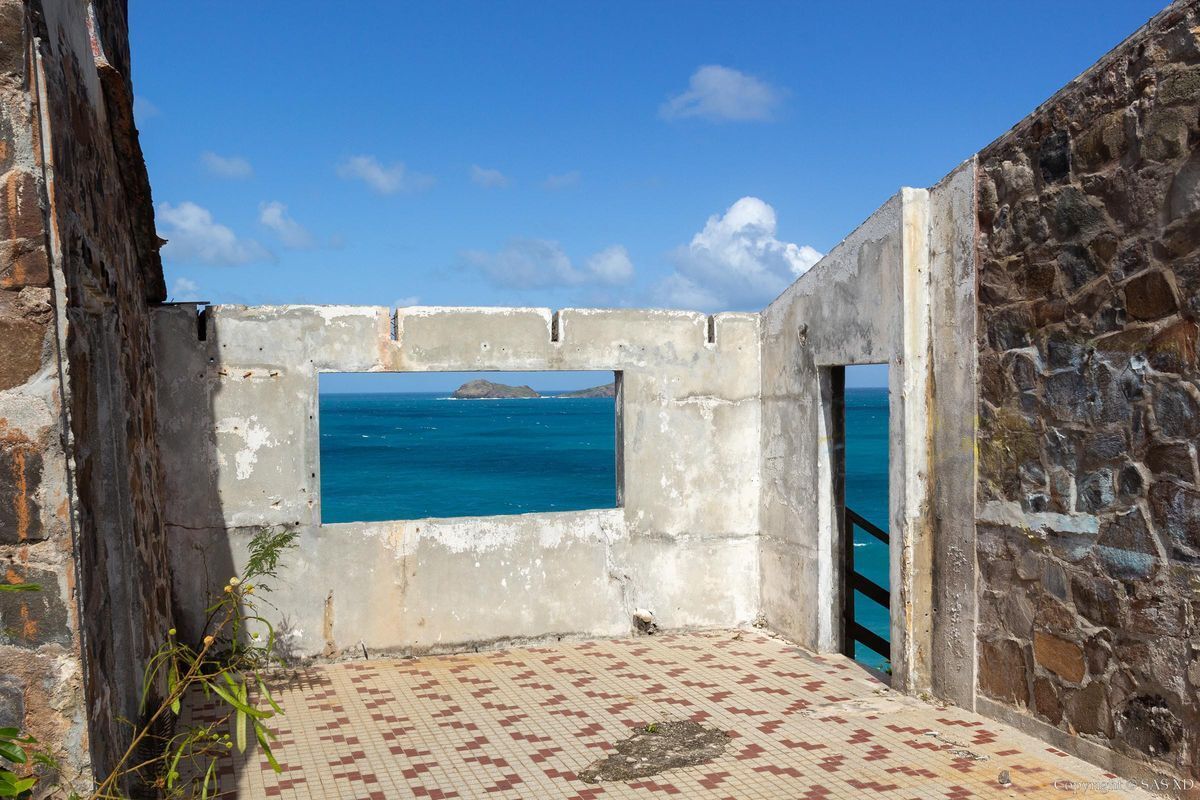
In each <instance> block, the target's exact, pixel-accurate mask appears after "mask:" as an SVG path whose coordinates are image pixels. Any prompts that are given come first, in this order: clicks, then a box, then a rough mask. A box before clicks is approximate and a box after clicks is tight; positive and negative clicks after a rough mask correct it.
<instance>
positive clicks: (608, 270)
mask: <svg viewBox="0 0 1200 800" xmlns="http://www.w3.org/2000/svg"><path fill="white" fill-rule="evenodd" d="M463 259H464V260H465V261H466V263H467V265H468V266H470V267H472V268H473V269H476V270H478V271H479V272H480V274H482V275H483V276H484V277H485V278H487V279H488V281H489V282H490V283H492V284H493V285H494V286H499V287H502V288H507V289H548V288H555V287H563V286H583V285H586V284H590V285H601V286H619V285H622V284H626V283H628V282H629V281H631V280H632V279H633V262H632V261H631V260H630V258H629V252H628V251H627V250H626V249H625V248H624V247H622V246H621V245H612V246H611V247H606V248H605V249H603V250H601V251H600V252H598V253H596V254H595V255H593V256H591V257H590V258H588V259H586V260H585V261H584V263H583V264H582V265H579V266H577V265H576V264H574V263H573V262H572V261H571V258H570V257H569V256H568V255H567V254H566V252H565V251H564V250H563V249H562V246H561V245H559V243H558V242H552V241H549V240H547V239H512V240H511V241H509V243H508V244H506V245H505V246H504V248H503V249H502V250H500V251H498V252H495V253H489V252H485V251H482V250H469V251H467V252H465V253H463Z"/></svg>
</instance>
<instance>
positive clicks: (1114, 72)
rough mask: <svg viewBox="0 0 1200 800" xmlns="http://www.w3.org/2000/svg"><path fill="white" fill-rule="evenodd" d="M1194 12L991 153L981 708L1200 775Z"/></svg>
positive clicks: (1075, 746)
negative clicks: (982, 697)
mask: <svg viewBox="0 0 1200 800" xmlns="http://www.w3.org/2000/svg"><path fill="white" fill-rule="evenodd" d="M1198 116H1200V9H1198V4H1197V3H1196V2H1187V3H1176V4H1173V5H1172V6H1171V7H1170V8H1168V9H1167V10H1166V11H1164V12H1163V13H1162V14H1160V15H1159V16H1158V17H1156V18H1155V19H1154V20H1153V21H1152V22H1151V23H1150V24H1149V25H1148V26H1147V27H1146V28H1143V29H1142V30H1141V31H1139V32H1138V33H1137V34H1135V35H1134V36H1133V37H1131V38H1130V39H1129V40H1128V41H1126V42H1125V43H1124V44H1123V45H1122V46H1121V47H1119V48H1118V49H1117V50H1115V51H1114V52H1112V53H1110V54H1109V55H1108V56H1106V57H1105V58H1104V59H1103V60H1102V61H1101V62H1100V63H1099V64H1097V65H1096V66H1095V67H1093V68H1091V69H1090V70H1088V71H1087V72H1086V73H1085V74H1084V75H1083V76H1081V77H1080V78H1078V79H1077V80H1076V81H1074V82H1073V83H1071V84H1070V85H1069V86H1067V87H1066V88H1065V89H1063V90H1062V91H1061V92H1059V93H1058V94H1057V95H1055V96H1054V97H1053V98H1051V100H1049V101H1048V102H1047V103H1046V104H1044V105H1043V106H1042V107H1041V108H1039V109H1038V110H1037V111H1036V112H1035V113H1034V114H1033V115H1031V116H1030V117H1029V118H1027V119H1026V120H1024V121H1022V122H1021V123H1020V124H1019V125H1018V126H1017V127H1016V128H1014V129H1013V130H1012V131H1011V132H1010V133H1009V134H1007V135H1006V136H1004V137H1002V138H1001V139H999V140H998V141H996V142H995V143H994V144H992V145H990V146H989V147H987V148H986V149H985V150H984V151H982V152H981V153H980V155H979V166H980V175H979V187H978V195H979V197H978V207H977V214H978V224H979V231H980V236H979V247H978V258H979V282H980V283H979V295H978V298H979V340H978V349H979V425H980V432H979V457H980V462H979V467H980V471H979V490H978V502H979V510H978V517H977V519H978V530H977V533H978V547H979V550H978V552H979V562H980V564H981V566H982V574H981V580H980V586H979V606H980V625H979V630H978V640H979V664H980V673H979V687H980V690H981V692H982V693H983V694H984V695H986V698H985V699H981V700H980V705H981V708H982V709H984V710H986V711H988V713H993V714H996V715H998V716H1002V717H1005V718H1008V719H1011V720H1012V721H1015V722H1018V723H1020V724H1023V725H1025V726H1026V727H1028V728H1030V729H1031V730H1034V731H1035V732H1036V733H1038V735H1040V736H1042V737H1044V738H1046V739H1048V740H1050V741H1052V742H1055V743H1056V744H1057V745H1058V746H1060V747H1064V748H1070V749H1072V750H1075V751H1077V752H1080V753H1081V754H1082V755H1084V756H1085V757H1089V758H1092V759H1093V760H1096V761H1098V762H1100V763H1110V764H1112V768H1113V769H1115V770H1120V771H1122V772H1123V773H1126V774H1129V773H1130V772H1131V771H1134V770H1136V769H1137V767H1138V765H1139V764H1145V765H1146V766H1147V769H1148V770H1149V771H1152V772H1157V773H1161V772H1164V771H1167V772H1171V771H1173V772H1177V773H1187V774H1191V775H1192V776H1200V702H1198V700H1197V698H1198V697H1200V628H1198V627H1197V594H1196V589H1197V587H1198V586H1200V475H1198V474H1197V464H1196V455H1197V453H1196V442H1197V437H1198V436H1200V363H1198V362H1197V356H1196V352H1197V318H1198V316H1200V149H1198V144H1200V126H1198Z"/></svg>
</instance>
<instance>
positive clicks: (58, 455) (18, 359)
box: [0, 0, 88, 775]
mask: <svg viewBox="0 0 1200 800" xmlns="http://www.w3.org/2000/svg"><path fill="white" fill-rule="evenodd" d="M28 11H29V9H28V8H27V7H26V4H25V3H24V2H21V1H20V0H5V1H4V2H2V3H0V580H2V581H4V582H5V583H10V584H11V583H36V584H38V585H39V586H40V587H41V589H40V591H38V592H29V593H19V594H15V593H8V592H5V593H0V727H4V726H19V727H22V728H24V729H25V730H26V731H28V732H30V733H32V734H33V735H34V736H36V737H37V738H38V739H39V740H40V741H43V742H48V743H50V744H51V745H52V746H54V747H55V748H56V749H58V750H59V755H60V757H62V759H63V763H64V768H65V771H66V772H67V773H68V774H69V775H75V774H77V773H84V774H86V772H87V768H88V762H87V758H86V742H87V734H86V725H87V723H86V715H85V712H84V702H83V675H82V666H81V660H80V631H79V617H78V614H77V612H76V607H75V601H74V591H75V561H74V556H73V553H72V540H71V525H70V502H69V498H68V494H67V460H66V457H65V454H64V450H63V439H64V428H63V424H62V411H63V408H62V391H61V384H60V382H59V372H58V340H57V337H56V327H55V324H54V323H55V319H54V318H55V307H54V301H53V295H52V288H51V287H52V278H51V269H50V258H49V253H48V244H47V227H46V214H45V210H46V186H45V182H44V180H43V163H42V154H41V144H42V143H41V141H40V138H39V131H38V125H37V119H38V115H39V107H38V104H37V101H36V96H35V88H34V61H33V57H34V50H33V47H32V36H31V34H30V24H31V19H30V15H29V13H28Z"/></svg>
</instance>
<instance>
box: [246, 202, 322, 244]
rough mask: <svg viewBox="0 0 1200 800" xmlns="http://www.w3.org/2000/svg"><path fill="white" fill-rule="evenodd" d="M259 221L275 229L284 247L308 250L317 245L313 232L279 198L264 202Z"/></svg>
mask: <svg viewBox="0 0 1200 800" xmlns="http://www.w3.org/2000/svg"><path fill="white" fill-rule="evenodd" d="M258 221H259V222H260V223H262V224H263V225H264V226H265V227H267V228H270V229H271V230H273V231H275V235H276V236H278V237H279V241H280V242H281V243H282V244H283V246H284V247H290V248H292V249H293V250H308V249H310V248H312V247H313V246H314V245H315V242H314V240H313V237H312V234H311V233H309V232H308V230H307V229H306V228H305V227H304V226H303V225H301V224H300V223H299V222H296V220H294V219H292V216H291V215H290V214H288V210H287V206H286V205H284V204H283V203H281V202H279V201H278V200H272V201H270V202H268V203H263V204H261V205H260V206H259V207H258Z"/></svg>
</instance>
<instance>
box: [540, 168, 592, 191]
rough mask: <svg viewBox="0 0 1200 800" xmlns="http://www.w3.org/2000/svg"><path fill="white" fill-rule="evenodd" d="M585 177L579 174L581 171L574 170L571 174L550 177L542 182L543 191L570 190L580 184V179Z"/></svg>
mask: <svg viewBox="0 0 1200 800" xmlns="http://www.w3.org/2000/svg"><path fill="white" fill-rule="evenodd" d="M581 177H583V176H582V175H580V174H579V170H577V169H573V170H571V171H570V172H563V173H560V174H558V175H550V176H548V177H547V178H546V180H544V181H542V188H543V189H550V190H551V191H553V190H555V189H568V188H570V187H572V186H575V185H577V184H578V183H579V179H580V178H581Z"/></svg>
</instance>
